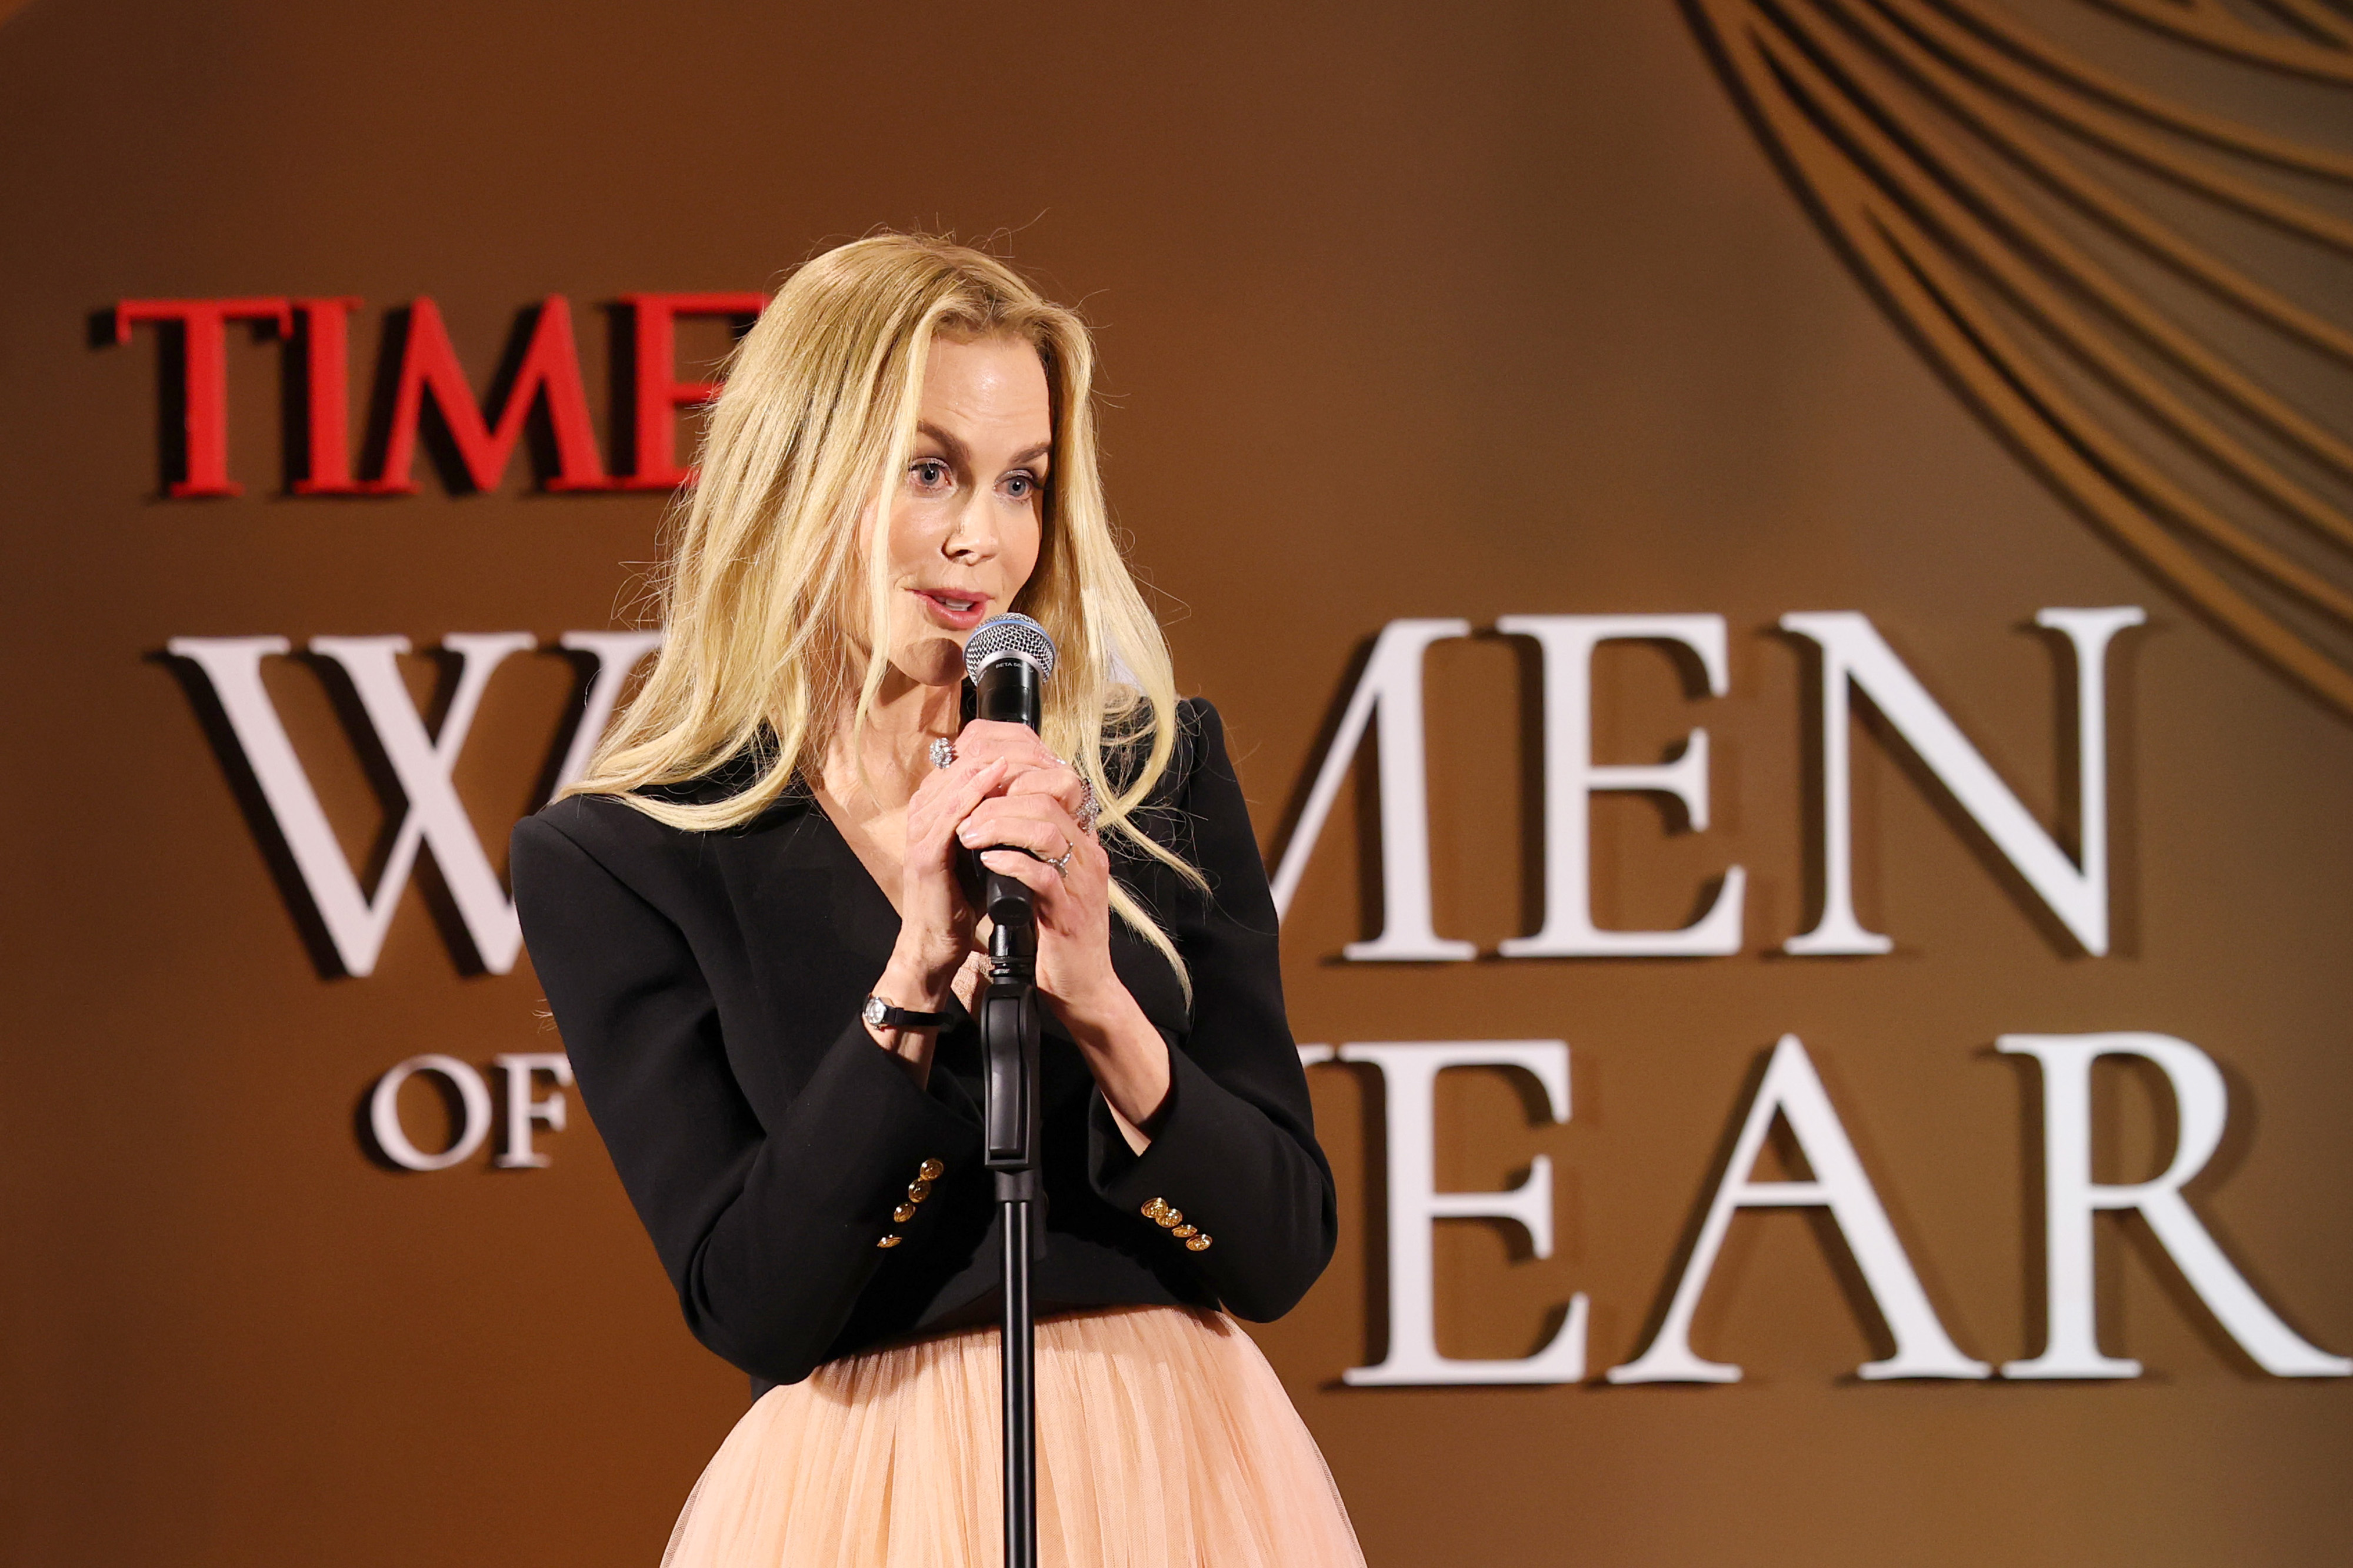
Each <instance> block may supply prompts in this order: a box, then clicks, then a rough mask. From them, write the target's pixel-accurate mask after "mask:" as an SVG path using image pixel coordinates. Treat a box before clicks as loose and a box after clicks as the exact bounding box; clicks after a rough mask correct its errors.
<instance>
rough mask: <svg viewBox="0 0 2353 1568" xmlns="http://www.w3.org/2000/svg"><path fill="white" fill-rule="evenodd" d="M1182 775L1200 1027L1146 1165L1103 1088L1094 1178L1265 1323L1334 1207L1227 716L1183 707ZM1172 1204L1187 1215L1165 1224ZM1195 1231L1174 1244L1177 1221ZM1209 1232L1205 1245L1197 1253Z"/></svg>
mask: <svg viewBox="0 0 2353 1568" xmlns="http://www.w3.org/2000/svg"><path fill="white" fill-rule="evenodd" d="M1178 714H1179V721H1180V726H1181V731H1182V733H1183V737H1184V745H1183V747H1182V752H1181V753H1180V754H1182V755H1184V756H1185V758H1186V761H1187V763H1188V764H1189V765H1187V767H1186V769H1185V772H1184V776H1183V778H1182V780H1181V783H1180V784H1179V785H1178V786H1177V789H1176V792H1175V793H1174V795H1173V796H1172V798H1171V800H1170V802H1169V806H1170V807H1171V808H1172V809H1170V810H1169V811H1167V812H1166V813H1159V814H1155V818H1156V821H1158V822H1166V823H1168V824H1170V825H1171V826H1173V828H1174V832H1173V833H1172V834H1171V836H1170V837H1173V838H1174V839H1175V841H1176V842H1175V847H1177V848H1178V849H1179V850H1180V851H1181V852H1183V853H1185V854H1186V855H1187V858H1189V859H1190V860H1191V861H1192V863H1193V865H1194V866H1195V867H1196V868H1198V869H1199V870H1200V872H1201V873H1202V874H1203V876H1204V877H1205V878H1206V879H1208V885H1209V891H1208V895H1207V896H1203V895H1201V894H1200V893H1198V891H1197V890H1194V889H1182V890H1179V891H1177V892H1176V893H1174V894H1172V895H1170V896H1169V897H1167V898H1166V900H1163V903H1164V905H1165V907H1163V908H1161V909H1159V910H1157V911H1156V912H1157V913H1159V914H1160V915H1161V917H1162V919H1163V921H1164V922H1165V924H1166V929H1167V930H1168V931H1169V934H1170V935H1171V936H1172V937H1173V938H1174V939H1175V941H1176V947H1177V951H1178V952H1181V953H1183V954H1184V957H1185V963H1186V967H1187V971H1188V972H1189V973H1190V975H1191V979H1192V983H1193V1007H1192V1018H1191V1027H1190V1028H1189V1029H1188V1030H1187V1032H1186V1033H1185V1034H1184V1036H1183V1037H1181V1038H1178V1039H1175V1040H1172V1041H1171V1042H1170V1047H1169V1052H1168V1060H1169V1079H1170V1089H1169V1099H1168V1102H1167V1104H1166V1107H1165V1108H1164V1110H1163V1111H1162V1113H1161V1116H1160V1119H1159V1121H1158V1122H1157V1123H1156V1124H1155V1129H1154V1131H1153V1136H1152V1142H1151V1143H1150V1144H1149V1145H1148V1146H1147V1147H1146V1148H1145V1151H1144V1152H1143V1153H1142V1154H1141V1155H1138V1154H1135V1153H1133V1152H1131V1151H1130V1150H1129V1149H1128V1146H1127V1142H1126V1140H1125V1139H1124V1138H1123V1137H1121V1135H1120V1133H1119V1131H1118V1126H1117V1123H1115V1122H1114V1121H1113V1120H1112V1117H1111V1109H1110V1107H1109V1106H1108V1105H1106V1104H1105V1103H1104V1102H1103V1097H1102V1095H1101V1094H1100V1093H1098V1094H1097V1095H1096V1096H1095V1099H1094V1103H1093V1104H1092V1106H1091V1107H1090V1125H1089V1138H1088V1142H1089V1155H1090V1164H1091V1167H1092V1168H1091V1171H1090V1176H1091V1179H1092V1183H1093V1185H1094V1188H1095V1190H1096V1192H1097V1193H1098V1194H1101V1195H1102V1196H1103V1198H1104V1199H1106V1200H1107V1201H1109V1202H1110V1203H1113V1204H1114V1205H1117V1206H1119V1207H1120V1208H1122V1209H1124V1211H1125V1212H1126V1213H1127V1214H1129V1215H1132V1216H1134V1221H1135V1223H1136V1224H1137V1225H1139V1226H1145V1227H1146V1228H1147V1229H1149V1230H1152V1231H1155V1232H1156V1239H1155V1240H1154V1241H1152V1242H1149V1243H1147V1245H1150V1246H1162V1247H1171V1248H1184V1249H1185V1251H1184V1252H1183V1253H1182V1254H1181V1256H1183V1257H1185V1258H1186V1259H1187V1262H1188V1263H1189V1265H1190V1266H1191V1267H1192V1268H1195V1269H1197V1270H1198V1272H1199V1274H1200V1275H1201V1277H1202V1278H1203V1279H1205V1280H1206V1281H1207V1282H1208V1285H1209V1286H1210V1288H1211V1289H1214V1290H1215V1291H1216V1292H1217V1294H1218V1297H1219V1300H1221V1301H1223V1302H1224V1303H1225V1305H1226V1306H1227V1308H1228V1309H1229V1310H1231V1311H1233V1312H1234V1313H1235V1314H1237V1315H1238V1316H1240V1317H1243V1318H1248V1319H1250V1320H1252V1321H1258V1322H1265V1321H1271V1320H1272V1319H1275V1318H1279V1317H1281V1316H1282V1314H1283V1313H1285V1312H1287V1311H1289V1310H1291V1309H1292V1308H1293V1306H1294V1305H1296V1304H1297V1303H1298V1301H1299V1299H1300V1298H1301V1297H1302V1296H1304V1295H1305V1294H1306V1293H1307V1288H1308V1287H1309V1286H1311V1285H1313V1284H1314V1282H1315V1280H1316V1278H1317V1276H1319V1275H1321V1274H1322V1273H1323V1272H1324V1265H1325V1264H1327V1263H1329V1262H1330V1261H1331V1260H1332V1248H1333V1246H1334V1244H1335V1240H1336V1238H1337V1236H1338V1226H1339V1220H1338V1211H1337V1205H1336V1203H1335V1199H1334V1195H1333V1187H1332V1168H1331V1166H1330V1165H1329V1164H1328V1163H1326V1162H1325V1160H1324V1152H1323V1150H1322V1149H1321V1148H1319V1147H1318V1146H1317V1144H1316V1142H1315V1128H1314V1112H1313V1110H1312V1109H1311V1107H1310V1105H1309V1102H1308V1096H1307V1078H1306V1074H1305V1073H1304V1072H1303V1071H1302V1070H1301V1068H1300V1064H1299V1049H1298V1047H1297V1046H1296V1045H1295V1044H1294V1043H1293V1040H1292V1037H1291V1026H1290V1024H1289V1022H1288V1021H1287V1020H1286V1019H1285V1017H1284V1016H1283V1008H1282V963H1281V954H1280V952H1279V949H1278V940H1277V931H1276V924H1275V913H1274V899H1273V895H1272V894H1271V892H1269V890H1268V888H1267V879H1266V866H1265V863H1264V862H1263V861H1262V860H1261V858H1259V850H1258V839H1257V837H1256V836H1255V835H1254V834H1253V833H1252V832H1251V830H1250V808H1249V806H1248V805H1246V804H1245V803H1244V801H1243V799H1242V791H1241V784H1240V781H1239V780H1238V779H1237V778H1236V777H1235V775H1234V770H1233V764H1232V763H1231V762H1229V760H1228V758H1227V755H1226V742H1225V731H1224V727H1223V725H1222V724H1221V723H1220V722H1219V719H1218V714H1217V710H1215V709H1213V708H1211V707H1210V706H1209V705H1208V703H1206V702H1197V701H1188V702H1187V703H1185V704H1183V705H1182V706H1181V707H1180V708H1179V710H1178ZM1161 1205H1166V1207H1169V1208H1174V1209H1176V1210H1177V1211H1179V1213H1180V1214H1181V1215H1182V1219H1181V1220H1179V1221H1176V1222H1172V1224H1171V1225H1161V1224H1158V1223H1156V1219H1157V1215H1158V1212H1159V1210H1160V1207H1161ZM1175 1225H1183V1226H1190V1227H1191V1228H1192V1229H1193V1230H1194V1231H1195V1232H1197V1233H1198V1236H1197V1237H1190V1238H1187V1237H1177V1236H1176V1234H1175V1231H1174V1226H1175ZM1199 1237H1207V1238H1208V1246H1207V1247H1201V1248H1199V1249H1198V1250H1194V1249H1191V1248H1189V1247H1187V1240H1188V1239H1198V1238H1199Z"/></svg>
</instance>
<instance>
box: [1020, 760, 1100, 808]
mask: <svg viewBox="0 0 2353 1568" xmlns="http://www.w3.org/2000/svg"><path fill="white" fill-rule="evenodd" d="M1005 793H1006V794H1007V795H1045V796H1047V797H1048V798H1050V799H1052V800H1055V801H1059V802H1060V803H1061V805H1062V809H1064V810H1065V811H1068V812H1069V813H1070V814H1071V816H1077V815H1078V812H1079V807H1080V806H1081V805H1084V804H1085V803H1086V798H1087V782H1086V780H1084V779H1082V778H1081V777H1080V776H1079V774H1078V770H1077V769H1075V768H1073V767H1071V765H1070V764H1069V763H1063V762H1060V761H1058V762H1056V763H1055V764H1054V765H1053V766H1052V767H1050V768H1032V769H1030V770H1029V771H1028V772H1026V773H1018V774H1016V775H1015V776H1014V779H1013V782H1012V783H1011V784H1008V785H1006V786H1005Z"/></svg>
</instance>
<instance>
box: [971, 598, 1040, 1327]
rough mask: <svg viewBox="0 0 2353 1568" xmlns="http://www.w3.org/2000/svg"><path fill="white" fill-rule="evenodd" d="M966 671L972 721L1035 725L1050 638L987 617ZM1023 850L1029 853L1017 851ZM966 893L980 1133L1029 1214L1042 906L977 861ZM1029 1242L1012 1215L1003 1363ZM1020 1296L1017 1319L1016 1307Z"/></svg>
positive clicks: (1004, 1192)
mask: <svg viewBox="0 0 2353 1568" xmlns="http://www.w3.org/2000/svg"><path fill="white" fill-rule="evenodd" d="M964 668H965V674H967V675H969V676H970V677H971V678H972V687H973V713H972V716H973V717H974V718H976V719H988V720H993V721H997V722H998V723H1005V724H1027V725H1028V726H1029V728H1030V729H1032V730H1035V729H1038V728H1039V725H1040V723H1041V721H1042V720H1043V719H1044V716H1045V691H1046V682H1047V681H1048V680H1049V679H1051V678H1052V676H1053V673H1054V639H1053V638H1052V637H1048V636H1047V635H1046V628H1045V627H1043V626H1039V624H1038V623H1037V622H1035V621H1033V620H1031V619H1030V618H1029V616H1018V615H1005V616H990V617H989V618H988V619H987V620H985V621H983V622H981V624H980V627H979V629H978V630H976V631H975V632H974V633H973V634H972V640H971V641H970V642H968V643H966V644H965V649H964ZM1023 853H1027V851H1023ZM964 865H965V873H966V877H967V880H966V883H965V887H966V889H967V890H968V891H972V890H976V891H977V894H978V897H977V898H976V900H974V901H975V903H976V906H977V907H978V908H979V910H980V911H981V913H983V914H985V915H987V917H988V918H989V921H990V922H991V923H990V927H989V933H988V973H989V979H988V987H987V990H986V991H985V992H983V993H982V994H981V997H980V1006H979V1009H978V1012H979V1016H978V1019H977V1022H978V1023H979V1025H980V1043H981V1055H982V1062H983V1068H982V1070H983V1075H984V1076H983V1079H982V1094H981V1136H982V1143H983V1146H984V1151H985V1155H984V1157H985V1160H986V1163H987V1166H988V1168H989V1169H990V1170H992V1171H994V1172H996V1173H997V1197H998V1199H999V1200H1000V1201H1003V1202H1005V1203H1007V1204H1008V1211H1007V1212H1008V1215H1011V1214H1012V1213H1013V1211H1015V1210H1017V1209H1018V1211H1020V1212H1021V1213H1022V1214H1023V1215H1028V1214H1029V1212H1030V1210H1031V1208H1032V1207H1033V1205H1035V1204H1036V1203H1038V1202H1039V1201H1042V1199H1043V1198H1044V1195H1045V1188H1044V1187H1043V1186H1042V1185H1041V1184H1040V1183H1039V1175H1038V1129H1039V1099H1038V1097H1039V1065H1038V1051H1039V1043H1038V1042H1039V1025H1040V1018H1039V1007H1038V991H1037V963H1038V910H1037V907H1036V905H1035V904H1034V903H1033V902H1032V901H1031V900H1030V896H1029V889H1028V888H1026V887H1024V886H1022V885H1021V884H1020V883H1019V882H1018V881H1016V880H1015V879H1012V878H1011V877H1007V876H1002V875H1000V874H998V873H997V872H995V871H991V870H989V869H988V868H987V867H985V866H983V865H981V864H980V858H979V856H977V855H973V854H969V853H968V854H967V855H966V856H965V861H964ZM1034 1242H1035V1232H1034V1229H1033V1228H1032V1226H1031V1224H1030V1221H1029V1219H1027V1218H1024V1219H1022V1220H1021V1221H1019V1222H1018V1224H1017V1223H1015V1222H1014V1221H1013V1220H1012V1219H1010V1218H1008V1222H1007V1225H1006V1231H1005V1246H1006V1253H1005V1258H1006V1263H1005V1268H1006V1283H1005V1301H1006V1309H1005V1310H1006V1314H1007V1317H1006V1321H1007V1323H1008V1329H1007V1335H1006V1345H1007V1350H1006V1355H1007V1357H1008V1360H1007V1363H1006V1364H1007V1366H1008V1368H1009V1367H1011V1366H1012V1365H1013V1364H1014V1363H1013V1361H1012V1359H1011V1358H1012V1357H1013V1355H1014V1347H1015V1345H1016V1342H1017V1340H1020V1341H1021V1342H1022V1343H1023V1344H1024V1346H1025V1349H1024V1352H1023V1353H1025V1354H1026V1353H1027V1352H1026V1342H1027V1341H1026V1331H1025V1334H1024V1335H1021V1336H1017V1335H1016V1334H1015V1333H1014V1332H1013V1330H1012V1328H1011V1327H1010V1326H1009V1325H1011V1324H1012V1323H1013V1322H1014V1320H1015V1318H1016V1317H1017V1316H1018V1317H1020V1318H1022V1319H1023V1320H1025V1321H1026V1319H1027V1317H1028V1315H1029V1250H1030V1247H1032V1245H1034ZM1017 1298H1018V1313H1017V1310H1016V1303H1017Z"/></svg>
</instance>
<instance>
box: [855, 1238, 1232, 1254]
mask: <svg viewBox="0 0 2353 1568" xmlns="http://www.w3.org/2000/svg"><path fill="white" fill-rule="evenodd" d="M891 1239H892V1240H893V1241H896V1240H898V1239H899V1238H898V1237H895V1236H894V1237H892V1238H891ZM1185 1250H1186V1251H1187V1252H1207V1251H1208V1250H1209V1238H1208V1237H1206V1236H1196V1237H1188V1238H1187V1241H1186V1243H1185Z"/></svg>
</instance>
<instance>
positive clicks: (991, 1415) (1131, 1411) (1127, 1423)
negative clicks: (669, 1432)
mask: <svg viewBox="0 0 2353 1568" xmlns="http://www.w3.org/2000/svg"><path fill="white" fill-rule="evenodd" d="M997 1402H998V1394H997V1331H996V1330H995V1329H993V1328H990V1329H969V1330H964V1331H958V1332H955V1333H949V1334H943V1335H940V1336H939V1337H937V1338H934V1339H926V1340H918V1341H915V1342H912V1343H907V1344H901V1345H892V1346H889V1347H886V1348H884V1349H881V1350H874V1351H868V1352H863V1353H861V1354H859V1355H853V1356H849V1357H846V1358H844V1359H843V1360H840V1361H838V1362H833V1363H829V1364H828V1365H826V1366H823V1367H820V1368H818V1371H817V1373H816V1374H815V1375H814V1376H812V1377H810V1378H809V1379H808V1381H807V1382H806V1383H799V1384H790V1385H788V1386H786V1387H783V1388H776V1389H771V1390H770V1391H769V1392H768V1393H767V1394H766V1395H765V1396H764V1397H763V1398H762V1399H761V1400H760V1402H759V1403H758V1404H757V1405H754V1406H753V1407H752V1409H751V1410H750V1412H749V1413H748V1414H746V1415H744V1419H743V1420H741V1421H739V1422H737V1423H736V1424H735V1429H734V1430H733V1432H731V1433H729V1434H728V1436H727V1441H726V1442H725V1443H723V1444H722V1445H721V1446H720V1449H719V1452H718V1453H717V1454H716V1455H715V1456H713V1457H712V1461H711V1464H710V1466H709V1467H708V1468H705V1469H704V1471H703V1472H702V1480H700V1481H698V1482H697V1483H696V1484H695V1488H694V1491H693V1493H692V1495H691V1496H690V1497H689V1498H688V1499H687V1500H686V1508H685V1509H684V1510H683V1511H682V1512H681V1513H680V1515H679V1520H678V1528H677V1529H676V1530H674V1531H672V1532H671V1534H670V1550H669V1552H667V1553H665V1554H664V1556H663V1559H662V1562H663V1568H983V1565H993V1564H995V1563H997V1561H998V1560H999V1557H1000V1554H1001V1552H1002V1550H1003V1536H1002V1533H1001V1527H1000V1523H999V1513H998V1495H999V1490H1000V1488H1001V1486H1002V1484H1003V1483H1002V1480H1001V1473H1000V1471H999V1468H998V1436H997V1434H998V1430H999V1427H998V1403H997ZM1038 1468H1039V1479H1038V1543H1039V1561H1040V1563H1041V1564H1043V1565H1044V1568H1362V1564H1363V1563H1364V1557H1363V1554H1362V1553H1361V1552H1358V1551H1357V1549H1356V1532H1355V1531H1352V1530H1351V1529H1350V1528H1349V1525H1348V1515H1347V1511H1346V1510H1345V1508H1343V1507H1342V1505H1341V1502H1340V1494H1339V1491H1338V1489H1336V1488H1335V1487H1334V1486H1333V1484H1332V1475H1331V1472H1330V1471H1329V1470H1327V1469H1326V1468H1324V1457H1323V1456H1322V1455H1321V1454H1320V1453H1318V1452H1317V1451H1316V1448H1315V1440H1314V1438H1313V1437H1311V1436H1308V1432H1307V1427H1306V1426H1305V1424H1304V1423H1303V1422H1302V1421H1301V1420H1300V1419H1299V1413H1298V1412H1297V1411H1296V1410H1294V1409H1293V1407H1292V1404H1291V1400H1290V1398H1289V1396H1287V1395H1286V1394H1284V1393H1283V1391H1282V1384H1281V1383H1279V1382H1278V1381H1276V1379H1275V1375H1274V1369H1273V1368H1271V1367H1270V1366H1268V1365H1267V1363H1266V1358H1265V1357H1263V1356H1261V1354H1260V1353H1259V1351H1258V1347H1257V1346H1256V1345H1254V1344H1252V1343H1251V1342H1250V1338H1249V1336H1248V1335H1246V1334H1244V1333H1243V1332H1242V1331H1241V1330H1240V1328H1239V1327H1237V1326H1236V1325H1235V1323H1234V1321H1233V1320H1232V1319H1230V1318H1229V1317H1226V1316H1224V1315H1222V1314H1220V1313H1214V1312H1198V1311H1190V1310H1185V1309H1182V1308H1176V1307H1124V1308H1115V1309H1112V1310H1096V1311H1086V1312H1077V1313H1072V1314H1071V1315H1069V1316H1065V1317H1056V1318H1049V1319H1047V1320H1045V1321H1041V1322H1040V1323H1039V1325H1038Z"/></svg>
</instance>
